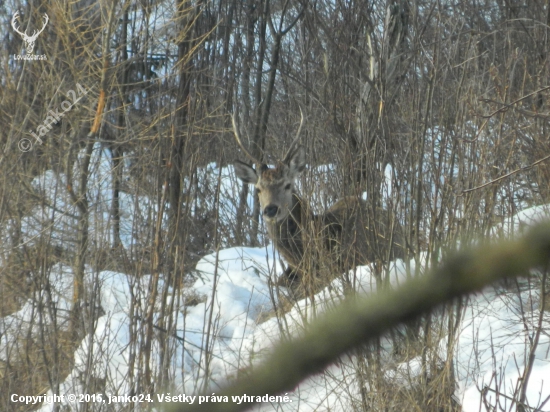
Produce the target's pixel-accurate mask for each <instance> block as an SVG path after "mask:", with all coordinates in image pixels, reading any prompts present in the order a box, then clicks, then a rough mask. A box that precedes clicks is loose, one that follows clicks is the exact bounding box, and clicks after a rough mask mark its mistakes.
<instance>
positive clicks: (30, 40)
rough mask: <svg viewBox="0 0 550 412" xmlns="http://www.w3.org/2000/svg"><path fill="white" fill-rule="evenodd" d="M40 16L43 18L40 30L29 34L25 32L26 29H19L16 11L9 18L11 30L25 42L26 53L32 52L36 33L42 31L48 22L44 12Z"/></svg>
mask: <svg viewBox="0 0 550 412" xmlns="http://www.w3.org/2000/svg"><path fill="white" fill-rule="evenodd" d="M42 18H43V19H44V24H43V25H42V28H41V29H40V30H34V31H33V33H32V35H31V36H29V35H28V34H27V31H26V30H25V31H24V32H22V31H21V30H19V27H17V20H18V19H19V12H18V11H16V12H15V14H14V15H13V18H12V19H11V26H12V27H13V30H14V31H15V32H16V33H17V34H19V35H20V36H21V38H22V39H23V41H24V42H25V49H26V50H27V54H32V52H33V50H34V43H35V42H36V39H37V38H38V35H39V34H40V33H42V32H43V31H44V29H45V28H46V25H47V24H48V21H49V17H48V15H47V14H46V13H44V16H42Z"/></svg>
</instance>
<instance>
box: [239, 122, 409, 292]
mask: <svg viewBox="0 0 550 412" xmlns="http://www.w3.org/2000/svg"><path fill="white" fill-rule="evenodd" d="M231 120H232V126H233V134H234V136H235V140H236V141H237V144H238V145H239V147H240V149H241V150H242V152H243V153H244V154H245V155H246V156H247V157H248V158H249V159H250V160H251V161H252V162H253V164H255V165H257V166H258V165H259V168H257V169H255V168H254V167H252V166H251V165H249V164H247V163H245V162H241V161H239V160H236V161H235V162H234V163H233V168H234V171H235V174H236V176H237V177H238V178H239V179H240V180H242V181H243V182H244V183H245V184H250V185H253V186H254V187H255V188H256V191H257V193H258V197H259V202H260V211H261V212H260V213H261V215H262V218H263V220H264V223H265V225H266V226H267V232H268V236H269V238H270V239H271V241H272V243H273V245H274V246H275V249H276V250H277V251H278V252H279V254H280V255H281V256H282V257H283V258H284V260H286V262H287V264H288V266H287V268H286V270H285V271H284V273H283V274H282V275H281V276H280V277H279V279H278V280H277V281H276V284H277V285H278V286H285V287H287V288H290V289H291V290H294V291H295V290H297V289H299V288H300V285H301V284H302V285H303V284H304V283H305V280H306V279H311V276H308V275H311V273H308V272H310V271H308V270H307V265H303V259H304V255H305V254H306V252H310V251H311V250H313V249H314V250H316V251H317V256H315V255H314V258H315V259H314V260H316V261H317V262H320V261H321V260H322V261H323V262H325V264H324V266H327V264H326V262H329V264H328V269H329V271H330V272H331V276H332V277H334V276H337V275H338V274H341V273H344V272H347V271H349V270H352V269H354V268H355V267H356V266H359V265H365V264H367V263H370V262H375V261H377V260H383V258H384V257H386V258H389V260H394V259H397V258H402V257H403V252H404V249H403V248H402V243H401V228H400V226H399V224H397V223H394V225H393V230H392V228H391V227H390V224H389V220H388V218H389V214H388V212H387V211H386V210H383V209H380V210H378V213H376V215H377V216H375V218H374V219H370V220H369V219H368V213H367V210H368V208H367V203H366V202H365V201H364V200H363V199H361V198H359V197H354V196H347V197H344V198H342V199H339V200H338V201H337V202H336V203H334V204H333V205H332V206H331V207H330V208H329V209H328V210H327V211H326V212H325V213H322V214H317V215H316V214H313V213H312V212H311V207H310V205H309V203H308V202H307V201H306V200H305V199H304V198H302V197H301V196H300V195H299V194H298V192H297V190H296V179H297V177H298V176H299V175H300V174H301V173H302V172H303V171H304V169H305V166H306V161H305V150H304V148H303V146H301V145H299V144H298V142H299V138H300V131H301V129H302V125H303V114H302V118H301V122H300V126H299V128H298V131H297V133H296V137H295V138H294V140H293V141H292V143H291V144H290V147H289V149H288V151H287V153H286V154H285V156H284V157H283V158H282V160H280V161H277V162H276V165H275V167H273V168H271V167H269V166H267V165H266V164H265V163H263V162H260V161H259V160H258V159H256V158H255V157H254V156H252V155H251V154H250V152H249V151H248V150H247V149H246V148H245V146H244V145H243V143H242V141H241V138H240V135H239V132H238V128H237V125H236V121H235V116H234V115H233V116H232V118H231ZM382 255H383V256H382ZM319 265H320V263H319ZM335 272H336V273H335ZM329 280H332V279H329ZM316 283H319V282H316ZM320 283H321V284H322V283H323V282H322V281H321V282H320ZM308 284H309V285H311V282H308Z"/></svg>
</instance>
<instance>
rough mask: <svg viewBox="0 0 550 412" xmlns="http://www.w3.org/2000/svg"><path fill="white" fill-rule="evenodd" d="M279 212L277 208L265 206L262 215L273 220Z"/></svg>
mask: <svg viewBox="0 0 550 412" xmlns="http://www.w3.org/2000/svg"><path fill="white" fill-rule="evenodd" d="M278 212H279V206H276V205H267V206H266V207H265V209H264V215H265V216H266V217H269V218H274V217H275V216H276V215H277V213H278Z"/></svg>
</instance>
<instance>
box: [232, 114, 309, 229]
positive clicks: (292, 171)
mask: <svg viewBox="0 0 550 412" xmlns="http://www.w3.org/2000/svg"><path fill="white" fill-rule="evenodd" d="M300 111H301V110H300ZM232 121H233V131H234V133H235V139H236V140H237V143H238V144H239V146H240V147H241V149H242V150H243V152H244V153H245V154H246V155H247V156H248V157H249V158H250V159H251V160H252V161H253V162H254V163H255V164H256V166H257V167H258V165H261V166H260V167H259V169H254V168H253V167H252V166H250V165H248V164H246V163H243V162H240V161H238V160H237V161H236V162H235V163H234V165H233V166H234V167H235V173H236V175H237V177H238V178H239V179H241V180H242V181H243V182H245V183H248V184H251V185H254V186H255V187H256V189H257V190H258V197H259V199H260V206H261V210H262V215H263V218H264V219H265V220H266V221H267V222H281V221H283V220H284V219H286V218H287V217H288V215H289V213H290V212H291V210H292V206H293V204H294V199H293V197H294V194H295V190H294V186H295V180H296V177H297V176H299V175H300V173H301V172H302V171H303V170H304V168H305V153H304V148H303V147H301V146H297V147H295V146H296V143H297V141H298V139H299V137H300V131H301V129H302V125H303V122H304V116H303V114H302V118H301V122H300V127H299V128H298V132H297V133H296V137H295V138H294V140H293V142H292V143H291V145H290V148H289V150H288V152H287V154H286V155H285V156H284V158H283V160H282V161H279V162H277V166H276V167H275V168H269V167H268V166H267V165H266V164H262V162H260V161H258V160H257V159H256V158H255V157H253V156H252V155H251V154H250V153H249V152H248V150H246V148H245V147H244V145H243V144H242V142H241V139H240V137H239V132H238V131H237V126H236V124H235V118H234V116H233V117H232Z"/></svg>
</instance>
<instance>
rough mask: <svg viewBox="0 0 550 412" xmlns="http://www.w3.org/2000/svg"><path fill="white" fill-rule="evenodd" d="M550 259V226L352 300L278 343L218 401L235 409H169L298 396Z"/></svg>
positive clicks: (463, 254) (467, 253) (243, 405)
mask: <svg viewBox="0 0 550 412" xmlns="http://www.w3.org/2000/svg"><path fill="white" fill-rule="evenodd" d="M549 257H550V224H547V223H545V224H540V225H538V226H537V227H535V228H533V229H531V230H530V231H529V232H528V233H527V234H526V235H525V236H523V237H521V238H520V239H517V240H509V241H503V242H501V243H498V244H493V245H482V246H477V247H476V248H475V249H470V250H466V251H461V252H458V253H456V254H455V255H454V256H452V257H451V258H449V259H447V260H446V261H445V262H444V263H443V264H441V265H440V266H439V267H438V268H435V269H433V270H432V271H430V272H429V273H428V274H427V275H425V276H422V277H419V278H416V279H411V280H410V281H408V282H406V283H404V284H403V285H402V286H401V287H400V288H399V289H397V290H391V291H386V292H381V293H378V294H376V295H373V296H369V297H361V298H358V297H354V298H350V299H348V300H347V301H345V302H344V303H343V304H342V305H340V306H339V307H337V308H336V309H334V310H333V311H332V312H330V313H327V314H326V315H324V316H322V317H320V318H319V319H317V320H316V321H314V322H312V324H311V326H310V328H309V330H308V331H307V332H306V333H305V334H304V335H303V336H301V337H297V338H295V339H293V340H290V341H287V342H282V343H280V344H278V345H277V346H276V347H275V348H274V349H273V352H272V353H271V355H270V356H269V357H268V359H266V361H265V362H264V363H263V364H261V365H259V366H257V367H256V368H255V370H254V372H253V373H251V374H250V375H249V376H247V377H244V378H242V379H239V380H238V381H237V382H235V383H234V384H232V385H230V386H228V387H227V388H225V389H224V390H222V391H216V396H228V397H229V402H228V403H210V402H208V403H203V404H202V405H197V402H198V401H197V400H196V401H195V402H194V404H193V405H189V404H180V405H179V406H177V407H176V406H172V407H170V408H167V409H166V410H167V411H172V412H175V411H185V412H194V411H209V412H216V411H224V412H230V411H231V412H237V411H243V410H246V409H247V408H249V407H251V406H252V405H253V403H250V402H247V403H241V404H238V403H235V402H231V396H242V395H243V394H246V395H248V396H264V395H266V394H269V395H276V394H281V393H284V392H285V391H291V390H292V389H293V388H295V387H296V385H298V384H299V383H300V382H301V381H303V380H304V379H305V378H307V377H309V376H311V375H314V374H316V373H319V372H321V371H322V370H323V369H325V368H326V367H327V366H329V365H330V364H331V363H332V362H334V361H335V360H336V359H338V357H339V356H341V355H343V354H345V353H347V352H349V351H351V350H352V349H354V348H356V347H358V346H360V345H363V344H364V343H365V342H368V341H369V340H371V339H374V338H376V337H379V336H381V335H382V334H384V332H386V331H388V330H389V329H391V328H393V327H395V326H397V325H399V324H401V323H403V322H407V321H410V320H412V319H415V318H417V317H418V316H421V315H423V314H426V313H429V312H430V311H431V310H433V309H434V308H436V307H438V306H440V305H442V304H444V303H446V302H449V301H451V300H452V299H454V298H457V297H460V296H464V295H467V294H470V293H473V292H476V291H479V290H481V289H483V288H484V287H486V286H488V285H490V284H491V283H493V282H494V281H496V280H499V279H502V278H506V277H515V276H522V275H526V274H527V273H528V270H529V269H530V268H533V267H536V266H539V265H544V264H546V263H548V260H549ZM205 395H211V393H209V394H205ZM197 398H198V397H197Z"/></svg>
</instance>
